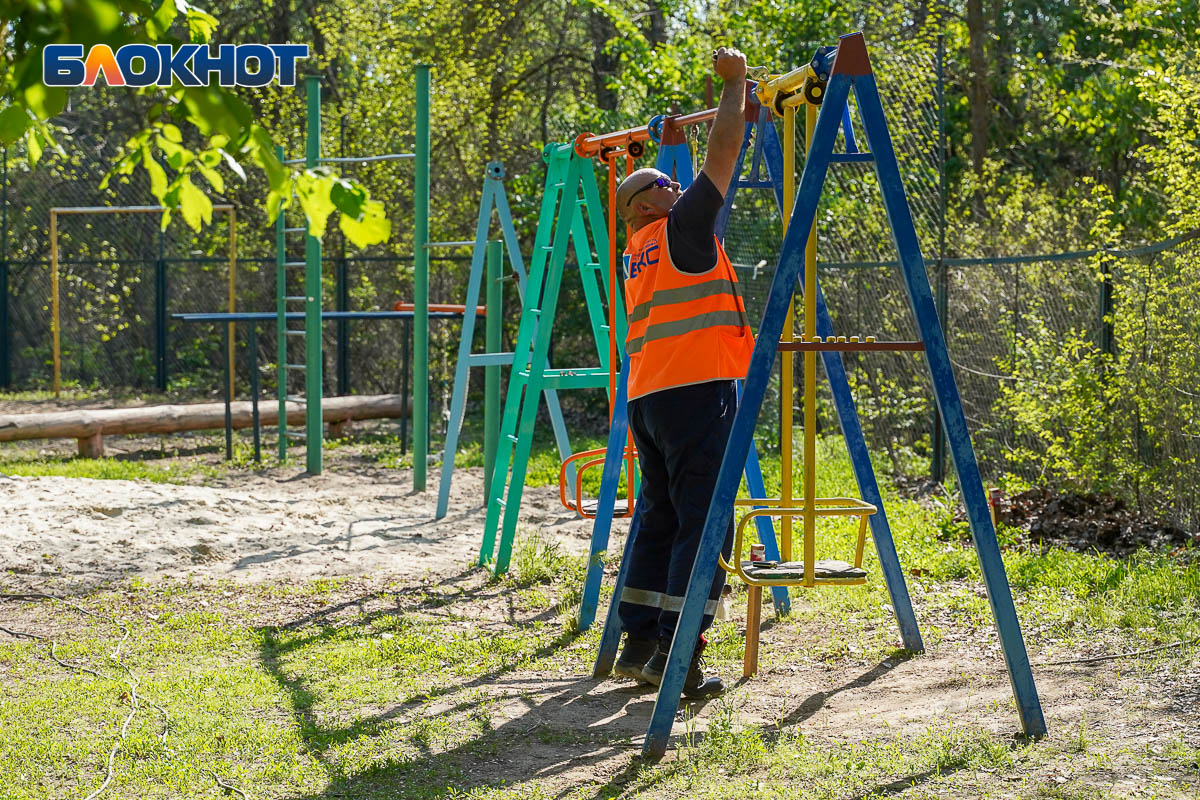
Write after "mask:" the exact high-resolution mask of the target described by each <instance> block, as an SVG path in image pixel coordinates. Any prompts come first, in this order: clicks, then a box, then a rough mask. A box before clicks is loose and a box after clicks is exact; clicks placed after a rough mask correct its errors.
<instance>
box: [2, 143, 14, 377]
mask: <svg viewBox="0 0 1200 800" xmlns="http://www.w3.org/2000/svg"><path fill="white" fill-rule="evenodd" d="M8 342H9V336H8V148H7V147H5V148H2V149H0V387H3V388H5V389H8V388H10V387H11V386H12V372H11V369H10V366H9V360H8Z"/></svg>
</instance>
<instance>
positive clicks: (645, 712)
mask: <svg viewBox="0 0 1200 800" xmlns="http://www.w3.org/2000/svg"><path fill="white" fill-rule="evenodd" d="M477 577H478V573H476V572H475V571H473V570H467V571H463V572H460V573H458V574H456V575H453V576H450V577H447V578H445V579H443V580H441V581H439V582H437V583H436V584H431V585H430V586H429V587H428V588H430V589H435V588H436V589H442V590H449V592H446V591H442V592H441V593H438V592H434V591H427V592H425V593H423V594H422V595H421V596H418V597H413V598H411V599H410V598H409V597H406V596H405V595H403V594H399V593H397V594H394V595H389V594H388V593H369V594H364V595H362V596H358V597H354V598H349V599H346V600H342V601H339V602H337V603H335V604H333V605H330V606H328V607H326V608H323V609H320V610H319V611H316V612H312V613H310V614H307V615H305V616H303V617H300V618H297V619H295V620H292V621H291V622H289V623H287V624H286V625H284V626H279V627H273V628H263V629H260V631H259V632H260V635H261V647H260V654H259V655H260V660H261V663H262V665H263V667H264V668H265V670H266V671H267V673H268V674H269V675H270V676H271V677H272V678H273V679H274V681H275V682H276V683H277V684H278V685H279V686H280V687H281V688H282V689H283V690H284V691H285V692H286V693H287V695H288V699H289V705H290V708H291V712H292V716H293V719H294V722H295V725H296V726H297V729H298V732H299V735H300V738H301V740H302V742H303V746H304V748H305V750H306V751H307V752H308V754H310V755H311V756H312V757H314V758H315V759H317V760H318V761H320V762H322V763H323V764H324V765H325V767H326V769H327V770H328V773H329V775H330V783H329V785H328V786H327V787H326V788H325V789H324V790H323V791H321V792H319V793H316V794H314V795H309V796H306V797H321V798H324V797H402V798H438V797H443V796H446V795H449V794H452V793H455V792H462V791H469V790H470V789H473V788H496V787H503V786H505V785H511V784H514V783H520V782H523V781H526V780H529V779H531V778H535V779H543V780H544V779H553V778H555V777H556V776H561V775H562V774H563V773H568V772H570V773H578V776H579V777H578V778H577V779H574V778H572V779H569V780H572V781H574V782H575V783H582V782H585V781H586V782H590V781H592V780H594V775H595V773H596V770H597V769H598V768H599V765H600V764H601V763H602V762H605V761H608V760H609V759H611V758H613V757H614V756H617V755H620V754H621V753H624V752H627V751H629V750H630V749H632V748H633V745H632V744H631V743H630V740H631V739H632V738H634V737H636V736H638V735H640V734H641V733H642V732H643V731H644V729H645V725H646V722H647V721H648V720H649V714H650V709H651V708H652V706H653V700H654V695H653V693H651V692H649V691H645V690H643V689H639V688H637V687H634V686H633V685H632V684H631V685H629V686H617V687H608V686H606V687H604V688H603V690H602V691H599V692H597V691H596V689H597V687H599V686H601V684H602V683H603V681H602V680H597V679H592V678H590V677H589V678H582V677H579V676H578V675H577V674H576V675H567V674H563V675H561V677H560V676H558V675H556V674H555V673H553V672H551V673H538V674H520V673H521V672H522V671H524V670H527V669H529V668H530V666H531V665H533V664H537V663H538V662H539V661H541V660H543V659H545V658H547V657H549V656H553V655H554V654H556V653H558V652H560V651H562V650H563V649H564V648H566V647H568V646H569V645H571V644H572V643H573V642H574V641H575V640H576V638H577V634H575V633H573V632H570V631H566V630H564V631H561V632H559V633H558V634H557V635H556V636H554V638H552V639H550V640H549V641H543V642H541V643H540V644H538V643H536V642H534V641H530V642H529V646H528V647H523V648H521V651H520V652H517V653H513V654H512V655H510V656H508V657H507V658H506V659H505V662H504V663H503V664H502V665H501V666H499V667H497V668H495V669H491V670H489V671H487V672H484V673H482V674H478V675H474V676H470V677H466V678H463V679H455V677H454V676H453V674H452V673H451V672H449V670H447V671H446V672H444V673H443V674H442V675H439V680H437V681H436V683H435V685H434V686H433V688H431V689H430V690H428V691H425V692H422V693H421V694H419V695H417V696H414V697H411V698H409V699H407V700H403V701H401V702H397V703H395V704H393V705H390V706H388V707H387V708H385V709H384V710H382V711H380V712H378V713H376V714H373V715H371V716H367V717H364V718H361V719H356V720H354V721H352V722H350V723H348V724H337V722H336V718H335V719H334V720H330V718H329V717H327V716H323V715H320V714H318V713H316V711H315V709H316V708H317V706H318V703H319V701H320V696H319V692H318V691H316V690H314V689H313V688H312V686H311V685H310V682H309V680H308V678H307V677H306V676H304V675H298V674H296V672H295V669H294V668H291V667H290V662H289V656H291V655H293V654H299V653H302V652H303V651H304V650H305V649H308V648H313V647H315V646H319V645H321V644H322V643H324V642H327V641H330V640H332V639H333V638H334V637H337V638H338V639H339V640H340V641H343V642H345V641H353V640H354V639H355V638H358V637H362V638H372V637H374V636H376V635H377V632H375V631H372V630H371V627H372V623H373V622H375V621H377V620H379V619H381V618H385V617H389V616H390V617H397V616H401V615H404V614H409V613H414V612H416V613H421V612H428V611H434V610H436V609H438V608H441V607H443V606H445V605H447V604H448V603H451V602H457V603H461V602H464V601H466V602H470V601H472V600H492V599H495V597H496V596H497V595H501V594H508V595H511V592H507V591H506V589H505V586H504V585H502V584H498V583H496V582H494V581H489V582H486V583H483V584H481V585H475V584H472V585H464V584H466V583H469V582H471V581H473V580H477ZM381 599H382V600H384V601H385V602H387V603H388V604H387V605H385V606H384V607H381V608H372V606H374V605H376V604H377V603H378V602H379V601H380V600H381ZM388 601H390V602H388ZM506 612H507V613H506V614H505V616H506V618H507V619H506V621H505V625H506V627H507V628H509V629H510V630H511V629H512V628H514V627H515V628H516V629H517V631H518V633H519V632H520V631H521V630H522V629H525V630H528V631H531V632H532V631H533V630H535V629H539V630H542V631H544V630H545V628H544V627H541V628H538V627H537V626H538V624H539V623H538V621H539V620H543V621H544V620H545V619H546V617H547V614H553V613H554V612H553V611H551V612H542V613H540V614H537V615H534V616H530V617H527V618H522V619H516V618H515V617H514V610H513V609H511V607H510V608H507V609H506ZM348 629H349V630H348ZM283 631H287V633H288V635H287V636H286V637H284V636H282V635H281V634H282V632H283ZM482 635H486V634H482ZM543 635H544V634H543ZM483 691H486V695H484V696H482V697H481V695H480V693H481V692H483ZM443 698H445V699H447V700H450V703H449V704H448V705H447V704H445V703H444V701H443V702H439V701H440V700H442V699H443ZM498 716H499V717H500V718H503V719H504V721H503V722H502V723H501V724H498V725H496V726H495V727H493V720H495V719H497V717H498ZM331 723H332V724H331ZM472 728H478V730H479V733H478V734H477V735H473V736H469V738H468V739H467V740H466V741H463V742H461V743H459V744H457V745H454V746H451V747H449V748H447V749H445V750H439V749H438V748H437V739H438V738H440V737H443V736H444V737H446V738H448V739H456V738H461V733H462V731H463V730H464V729H472ZM398 729H403V730H404V734H403V739H402V742H403V743H402V744H399V745H393V746H389V748H388V750H387V751H386V754H387V756H388V759H387V760H386V761H384V762H383V763H377V764H374V765H371V766H367V767H365V768H363V769H356V770H355V771H354V772H353V774H347V770H346V769H345V768H344V767H343V766H342V765H341V758H342V752H341V751H342V748H343V747H344V746H349V745H353V744H354V743H355V742H356V741H359V740H362V739H374V740H377V741H379V742H381V743H382V742H383V741H384V740H386V739H389V738H390V739H391V740H392V741H395V740H396V733H397V730H398ZM430 732H432V733H430ZM447 732H449V733H447ZM560 780H561V778H560ZM599 796H613V795H611V794H610V795H598V797H599Z"/></svg>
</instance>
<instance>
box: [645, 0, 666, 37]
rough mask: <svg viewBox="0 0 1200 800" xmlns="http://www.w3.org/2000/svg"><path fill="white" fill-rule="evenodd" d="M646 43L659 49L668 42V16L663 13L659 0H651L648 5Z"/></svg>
mask: <svg viewBox="0 0 1200 800" xmlns="http://www.w3.org/2000/svg"><path fill="white" fill-rule="evenodd" d="M646 41H647V42H649V43H650V46H651V47H658V46H659V45H660V44H665V43H666V41H667V15H666V14H664V13H663V9H662V6H661V5H660V4H659V0H649V2H648V3H647V4H646Z"/></svg>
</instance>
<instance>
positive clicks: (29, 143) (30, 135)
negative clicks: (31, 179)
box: [25, 130, 42, 167]
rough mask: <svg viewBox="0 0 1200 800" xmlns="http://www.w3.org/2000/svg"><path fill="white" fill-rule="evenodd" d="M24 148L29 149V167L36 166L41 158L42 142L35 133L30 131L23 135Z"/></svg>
mask: <svg viewBox="0 0 1200 800" xmlns="http://www.w3.org/2000/svg"><path fill="white" fill-rule="evenodd" d="M25 146H26V147H27V148H28V149H29V166H31V167H35V166H37V162H38V161H39V160H41V158H42V140H41V138H40V137H39V136H38V132H37V131H35V130H30V131H27V132H26V133H25Z"/></svg>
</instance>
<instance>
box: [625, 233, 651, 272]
mask: <svg viewBox="0 0 1200 800" xmlns="http://www.w3.org/2000/svg"><path fill="white" fill-rule="evenodd" d="M656 266H658V240H657V239H651V240H650V241H649V242H647V243H646V244H645V246H644V247H642V249H641V250H640V251H638V252H637V253H633V254H630V253H626V254H625V280H630V279H631V278H636V277H637V276H638V275H641V274H642V270H644V269H646V268H647V267H656Z"/></svg>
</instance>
